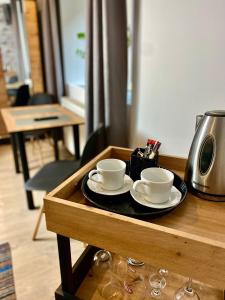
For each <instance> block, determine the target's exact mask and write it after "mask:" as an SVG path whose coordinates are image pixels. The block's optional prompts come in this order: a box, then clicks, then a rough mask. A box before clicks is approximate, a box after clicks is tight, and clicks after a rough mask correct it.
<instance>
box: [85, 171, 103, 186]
mask: <svg viewBox="0 0 225 300" xmlns="http://www.w3.org/2000/svg"><path fill="white" fill-rule="evenodd" d="M95 174H101V172H100V171H99V170H96V169H95V170H91V171H90V172H89V174H88V178H89V179H90V180H92V181H94V182H97V183H102V181H101V180H96V179H94V178H93V176H94V175H95Z"/></svg>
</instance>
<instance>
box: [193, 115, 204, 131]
mask: <svg viewBox="0 0 225 300" xmlns="http://www.w3.org/2000/svg"><path fill="white" fill-rule="evenodd" d="M202 118H203V115H197V116H196V120H195V131H196V130H197V129H198V126H199V125H200V123H201V121H202Z"/></svg>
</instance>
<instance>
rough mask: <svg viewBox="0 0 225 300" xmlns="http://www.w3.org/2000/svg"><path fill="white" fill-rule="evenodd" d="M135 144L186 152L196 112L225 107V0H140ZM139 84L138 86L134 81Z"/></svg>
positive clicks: (175, 152)
mask: <svg viewBox="0 0 225 300" xmlns="http://www.w3.org/2000/svg"><path fill="white" fill-rule="evenodd" d="M140 4H141V8H140V9H141V18H140V20H141V23H140V29H141V30H140V31H141V34H140V40H139V54H138V55H139V68H138V70H137V72H138V74H137V75H138V82H137V86H138V89H136V90H135V91H134V95H136V96H135V97H136V99H134V100H135V101H136V106H134V110H133V113H132V118H133V120H135V126H134V128H133V130H132V133H131V137H132V138H131V146H132V147H136V146H140V145H144V144H145V142H146V139H147V138H148V137H153V138H157V139H159V140H160V141H161V142H162V143H163V145H162V148H161V153H167V154H172V155H179V156H187V154H188V151H189V147H190V144H191V141H192V137H193V134H194V123H195V115H196V114H200V113H204V112H205V111H207V110H210V109H225V1H223V0H217V1H214V0H197V1H196V0H183V1H180V0H170V1H167V0H142V1H140ZM135 86H136V85H135Z"/></svg>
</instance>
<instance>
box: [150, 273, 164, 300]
mask: <svg viewBox="0 0 225 300" xmlns="http://www.w3.org/2000/svg"><path fill="white" fill-rule="evenodd" d="M160 270H162V269H160ZM160 270H159V271H158V272H157V273H153V274H152V275H150V277H149V284H150V286H151V288H152V290H151V292H150V295H151V297H152V298H154V299H162V292H161V290H162V289H164V288H165V286H166V279H165V278H164V276H163V272H162V271H160Z"/></svg>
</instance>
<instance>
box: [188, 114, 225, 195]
mask: <svg viewBox="0 0 225 300" xmlns="http://www.w3.org/2000/svg"><path fill="white" fill-rule="evenodd" d="M197 120H198V123H197V126H196V132H195V135H194V139H193V142H192V145H191V148H190V151H189V156H188V160H187V165H186V170H185V181H186V183H187V185H188V187H189V188H190V189H191V191H192V192H193V193H194V194H197V195H198V196H199V197H201V198H203V199H207V200H212V201H225V111H223V110H214V111H208V112H206V113H205V115H203V116H201V117H199V116H198V118H197Z"/></svg>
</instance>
